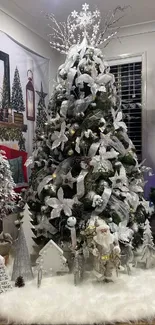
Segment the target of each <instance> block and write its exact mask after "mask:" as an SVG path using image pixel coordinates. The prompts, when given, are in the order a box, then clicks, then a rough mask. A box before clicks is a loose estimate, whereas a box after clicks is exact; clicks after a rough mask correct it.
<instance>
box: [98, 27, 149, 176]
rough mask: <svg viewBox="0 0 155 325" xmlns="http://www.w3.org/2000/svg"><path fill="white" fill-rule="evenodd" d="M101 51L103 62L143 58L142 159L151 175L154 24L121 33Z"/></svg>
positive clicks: (126, 29) (128, 29)
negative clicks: (106, 60) (137, 56)
mask: <svg viewBox="0 0 155 325" xmlns="http://www.w3.org/2000/svg"><path fill="white" fill-rule="evenodd" d="M119 34H120V36H119V40H118V39H115V40H113V41H111V43H110V44H109V45H108V46H107V47H106V48H105V49H104V50H103V52H104V54H105V56H106V58H117V57H120V56H123V55H124V54H131V55H137V54H143V58H144V60H143V95H144V102H143V125H142V129H143V130H142V141H143V158H146V159H147V165H149V166H151V167H153V169H154V171H155V22H151V23H147V24H143V25H136V26H132V27H128V28H127V27H126V28H123V29H121V31H120V33H119Z"/></svg>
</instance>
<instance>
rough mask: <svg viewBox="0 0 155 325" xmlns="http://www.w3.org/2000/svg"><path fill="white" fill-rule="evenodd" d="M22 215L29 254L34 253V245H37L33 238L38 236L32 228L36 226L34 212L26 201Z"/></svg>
mask: <svg viewBox="0 0 155 325" xmlns="http://www.w3.org/2000/svg"><path fill="white" fill-rule="evenodd" d="M20 215H21V217H22V227H23V231H24V234H25V239H26V244H27V248H28V251H29V255H31V254H33V252H34V249H33V247H34V246H35V243H34V241H33V238H35V237H36V236H35V235H34V233H33V231H32V229H33V228H34V226H33V225H32V221H33V220H32V218H31V216H32V213H31V212H30V210H29V206H28V204H27V203H26V204H25V206H24V209H23V212H21V213H20Z"/></svg>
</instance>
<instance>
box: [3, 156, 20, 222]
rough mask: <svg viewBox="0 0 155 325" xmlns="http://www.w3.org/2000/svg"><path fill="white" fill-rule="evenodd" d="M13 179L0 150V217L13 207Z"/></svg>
mask: <svg viewBox="0 0 155 325" xmlns="http://www.w3.org/2000/svg"><path fill="white" fill-rule="evenodd" d="M14 187H15V184H14V181H13V178H12V173H11V170H10V165H9V162H8V160H7V159H6V157H5V153H4V152H3V151H1V150H0V219H1V220H2V219H3V218H5V217H6V215H7V214H8V212H9V211H10V210H13V207H14V198H15V196H16V194H15V192H14Z"/></svg>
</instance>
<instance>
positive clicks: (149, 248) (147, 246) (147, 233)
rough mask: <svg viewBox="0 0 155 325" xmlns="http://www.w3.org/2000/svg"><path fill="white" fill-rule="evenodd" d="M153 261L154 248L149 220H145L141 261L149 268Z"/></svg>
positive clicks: (154, 257) (154, 256) (154, 258)
mask: <svg viewBox="0 0 155 325" xmlns="http://www.w3.org/2000/svg"><path fill="white" fill-rule="evenodd" d="M154 260H155V246H154V242H153V236H152V231H151V227H150V223H149V220H148V219H146V221H145V225H144V233H143V246H142V261H143V262H145V264H146V268H147V269H148V268H150V267H151V266H152V264H153V261H154Z"/></svg>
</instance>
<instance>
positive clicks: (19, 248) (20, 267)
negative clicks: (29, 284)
mask: <svg viewBox="0 0 155 325" xmlns="http://www.w3.org/2000/svg"><path fill="white" fill-rule="evenodd" d="M19 276H22V277H23V278H24V280H25V281H29V280H32V279H33V273H32V268H31V262H30V256H29V251H28V248H27V244H26V239H25V235H24V231H23V227H22V225H20V229H19V235H18V239H17V241H16V247H15V259H14V264H13V272H12V281H16V280H17V278H18V277H19Z"/></svg>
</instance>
